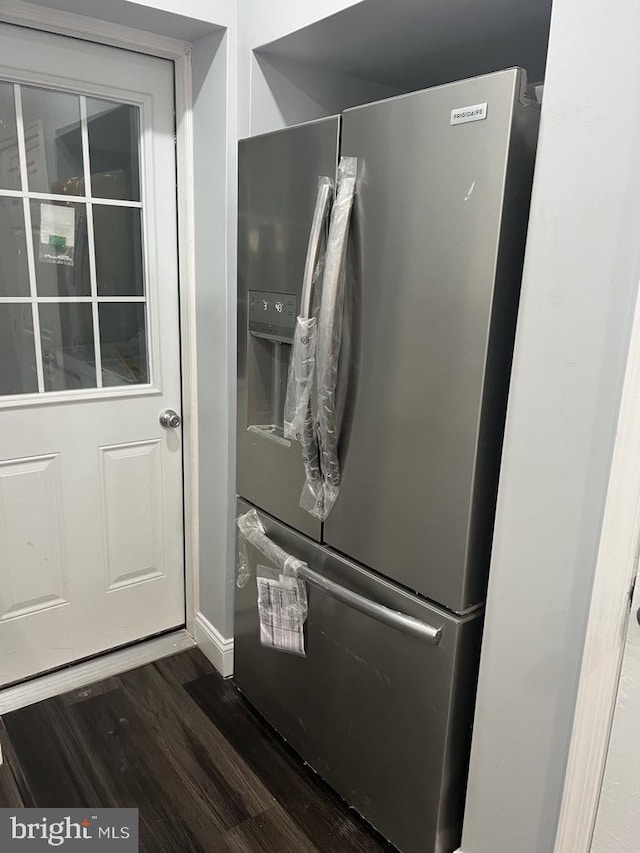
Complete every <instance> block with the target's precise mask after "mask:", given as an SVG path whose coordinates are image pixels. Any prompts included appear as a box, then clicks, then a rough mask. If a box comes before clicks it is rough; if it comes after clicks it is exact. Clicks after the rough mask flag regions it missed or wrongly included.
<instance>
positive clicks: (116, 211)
mask: <svg viewBox="0 0 640 853" xmlns="http://www.w3.org/2000/svg"><path fill="white" fill-rule="evenodd" d="M93 233H94V238H95V245H96V277H97V279H98V296H143V295H144V281H143V273H142V239H141V235H140V210H139V208H135V207H115V206H113V205H104V204H94V205H93Z"/></svg>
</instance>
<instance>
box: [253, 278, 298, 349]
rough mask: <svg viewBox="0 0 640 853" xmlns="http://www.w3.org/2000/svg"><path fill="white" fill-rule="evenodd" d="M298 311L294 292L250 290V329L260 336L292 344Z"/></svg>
mask: <svg viewBox="0 0 640 853" xmlns="http://www.w3.org/2000/svg"><path fill="white" fill-rule="evenodd" d="M296 313H297V312H296V297H295V296H294V295H293V294H292V293H271V292H267V291H263V290H250V291H249V331H250V332H251V334H252V335H256V337H258V338H268V339H269V340H272V341H283V342H284V343H287V344H290V343H291V341H292V340H293V333H294V331H295V327H296Z"/></svg>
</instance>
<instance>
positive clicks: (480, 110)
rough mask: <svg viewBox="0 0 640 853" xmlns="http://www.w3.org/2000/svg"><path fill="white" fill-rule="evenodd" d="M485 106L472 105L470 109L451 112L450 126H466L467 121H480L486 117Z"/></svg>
mask: <svg viewBox="0 0 640 853" xmlns="http://www.w3.org/2000/svg"><path fill="white" fill-rule="evenodd" d="M487 106H488V105H487V104H486V103H485V104H472V105H471V106H470V107H458V108H457V109H455V110H451V124H466V123H467V122H469V121H482V119H485V118H486V117H487Z"/></svg>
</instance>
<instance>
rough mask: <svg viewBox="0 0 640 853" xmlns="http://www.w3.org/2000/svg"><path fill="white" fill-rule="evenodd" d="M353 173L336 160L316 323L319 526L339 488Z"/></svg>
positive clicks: (346, 162)
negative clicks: (339, 396)
mask: <svg viewBox="0 0 640 853" xmlns="http://www.w3.org/2000/svg"><path fill="white" fill-rule="evenodd" d="M357 169H358V161H357V159H356V158H355V157H342V158H341V159H340V165H339V167H338V192H337V195H336V200H335V202H334V205H333V210H332V211H331V224H330V226H329V237H328V241H327V255H326V258H325V265H324V275H323V278H322V300H321V303H320V317H319V319H318V367H317V393H318V428H319V444H320V468H321V470H322V477H323V480H324V485H325V490H324V492H325V493H324V500H323V504H324V505H323V506H322V507H320V508H319V512H318V517H320V518H321V519H322V520H323V521H324V520H325V519H326V517H327V516H328V514H329V512H330V511H331V507H332V506H333V504H334V502H335V499H336V497H337V494H338V488H339V485H340V463H339V460H338V422H337V421H338V419H337V412H336V385H337V381H338V360H339V357H340V344H341V340H342V314H343V305H344V290H345V277H346V270H345V259H346V255H347V243H348V238H349V224H350V222H351V211H352V209H353V199H354V196H355V191H356V175H357Z"/></svg>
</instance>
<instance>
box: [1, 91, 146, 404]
mask: <svg viewBox="0 0 640 853" xmlns="http://www.w3.org/2000/svg"><path fill="white" fill-rule="evenodd" d="M147 327H148V311H147V292H146V287H145V266H144V241H143V204H142V195H141V186H140V109H139V107H137V106H132V105H130V104H123V103H118V102H116V101H109V100H101V99H99V98H94V97H88V96H84V95H81V94H76V93H70V92H58V91H53V90H51V89H45V88H41V87H34V86H27V85H23V84H18V83H11V82H9V81H0V396H7V395H16V394H46V393H48V392H74V391H76V392H77V391H86V389H99V388H109V389H112V388H114V387H118V386H139V385H147V384H149V383H150V381H151V377H150V367H149V348H148V341H147V338H148V335H147Z"/></svg>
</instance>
